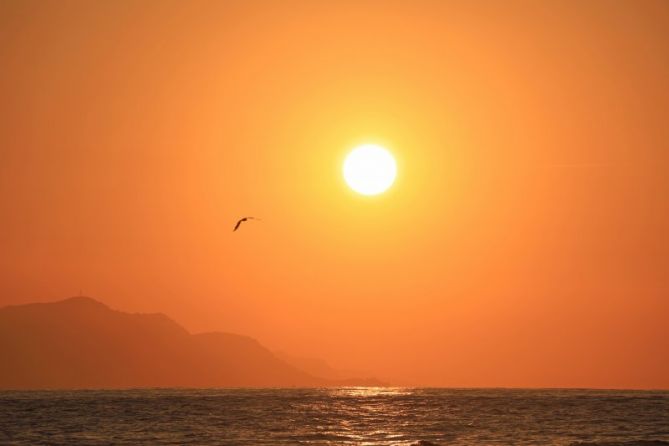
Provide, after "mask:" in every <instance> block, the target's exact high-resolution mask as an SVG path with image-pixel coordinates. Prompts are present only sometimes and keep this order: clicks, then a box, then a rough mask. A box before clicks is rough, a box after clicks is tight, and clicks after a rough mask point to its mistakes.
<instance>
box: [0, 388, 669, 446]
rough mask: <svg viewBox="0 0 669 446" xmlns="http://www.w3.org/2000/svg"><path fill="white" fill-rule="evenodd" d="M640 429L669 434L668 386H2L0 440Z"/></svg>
mask: <svg viewBox="0 0 669 446" xmlns="http://www.w3.org/2000/svg"><path fill="white" fill-rule="evenodd" d="M641 440H643V441H651V440H656V441H666V442H668V443H666V444H667V446H669V392H654V391H647V392H646V391H602V390H500V389H413V388H339V389H202V390H182V389H146V390H121V391H119V390H100V391H93V390H90V391H44V392H41V391H40V392H37V391H35V392H32V391H31V392H18V391H17V392H14V391H6V392H0V444H12V445H42V444H50V445H54V444H63V445H76V444H85V445H103V444H104V445H107V444H155V445H187V444H193V445H255V446H264V445H367V446H376V445H379V446H380V445H398V446H400V445H411V444H432V443H434V444H438V445H463V446H464V445H570V444H572V443H575V442H598V443H606V442H611V443H614V444H620V443H623V444H624V443H626V442H638V441H641ZM637 444H638V443H637ZM658 444H662V443H658Z"/></svg>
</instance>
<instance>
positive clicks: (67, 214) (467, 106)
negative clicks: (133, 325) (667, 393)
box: [0, 0, 669, 388]
mask: <svg viewBox="0 0 669 446" xmlns="http://www.w3.org/2000/svg"><path fill="white" fill-rule="evenodd" d="M0 60H1V63H0V65H1V68H0V99H1V105H0V305H7V304H16V303H27V302H33V301H48V300H56V299H61V298H65V297H68V296H71V295H75V294H77V293H78V291H79V289H82V290H83V291H84V293H85V294H87V295H90V296H93V297H95V298H97V299H99V300H101V301H103V302H105V303H107V304H108V305H110V306H112V307H113V308H117V309H121V310H127V311H139V312H156V311H160V312H164V313H167V314H168V315H170V316H171V317H173V318H174V319H175V320H176V321H178V322H180V323H182V324H183V325H184V326H185V327H186V328H188V329H189V330H191V331H193V332H198V331H204V330H225V331H231V332H235V333H241V334H248V335H251V336H254V337H256V338H257V339H259V340H260V341H261V342H262V343H263V344H265V345H267V346H268V347H270V348H272V349H280V350H283V351H288V352H291V353H293V354H297V355H307V356H315V357H321V358H325V359H327V360H328V361H330V362H331V363H332V364H334V365H336V366H338V367H341V368H347V369H357V370H366V371H370V372H372V373H374V374H376V375H377V376H379V377H380V378H383V379H387V380H391V381H392V382H394V383H399V384H421V385H445V386H584V387H586V386H587V387H664V388H667V387H669V323H668V321H667V319H668V317H669V234H668V232H667V231H668V230H669V175H668V173H667V172H668V167H669V125H668V123H667V116H669V83H668V81H667V79H669V3H667V2H665V1H663V0H658V1H627V2H622V1H621V2H611V1H588V2H562V1H559V2H550V1H542V2H537V1H530V0H528V1H520V2H507V1H499V2H469V1H462V2H447V1H443V2H441V1H422V2H421V1H411V2H409V1H405V2H400V1H384V2H376V1H364V0H363V1H341V2H313V1H309V2H307V1H305V2H293V1H276V2H246V1H245V2H237V3H234V2H204V1H193V2H186V1H155V2H148V1H145V2H132V1H118V2H116V1H108V2H89V1H81V2H74V1H18V0H10V1H4V2H2V3H0ZM364 142H369V143H377V144H382V145H384V146H386V147H387V148H388V149H389V150H391V151H392V152H393V153H394V155H395V156H396V158H397V161H398V179H397V181H396V183H395V185H394V186H393V188H392V189H391V190H390V191H388V192H387V193H385V194H382V195H380V196H377V197H362V196H359V195H356V194H355V193H354V192H352V191H351V190H349V189H348V188H347V187H346V185H345V183H344V181H343V179H342V177H341V172H340V169H341V163H342V160H343V158H344V156H345V154H346V153H347V151H348V150H350V149H351V148H352V147H354V146H355V145H356V144H359V143H364ZM242 215H255V216H258V217H261V218H262V219H263V221H262V222H252V223H250V224H248V226H245V227H243V228H242V229H243V230H240V231H238V232H235V233H232V232H231V229H232V225H233V224H234V222H235V220H236V218H237V217H239V216H242Z"/></svg>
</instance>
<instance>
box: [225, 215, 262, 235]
mask: <svg viewBox="0 0 669 446" xmlns="http://www.w3.org/2000/svg"><path fill="white" fill-rule="evenodd" d="M248 220H260V219H259V218H256V217H244V218H242V219H240V220H239V221H238V222H237V224H236V225H235V229H233V230H232V232H235V231H236V230H237V229H239V226H240V225H241V224H242V223H243V222H245V221H248Z"/></svg>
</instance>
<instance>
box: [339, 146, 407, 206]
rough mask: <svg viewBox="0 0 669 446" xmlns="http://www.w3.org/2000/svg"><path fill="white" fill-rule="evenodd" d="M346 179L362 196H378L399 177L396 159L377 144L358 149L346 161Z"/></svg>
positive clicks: (344, 169) (344, 168)
mask: <svg viewBox="0 0 669 446" xmlns="http://www.w3.org/2000/svg"><path fill="white" fill-rule="evenodd" d="M343 173H344V179H345V180H346V184H348V185H349V187H350V188H351V189H353V190H354V191H356V192H358V193H359V194H362V195H377V194H380V193H381V192H384V191H386V190H387V189H388V188H389V187H390V186H392V184H393V182H394V181H395V176H396V175H397V165H396V163H395V158H393V156H392V155H391V154H390V152H389V151H388V150H386V149H384V148H383V147H381V146H378V145H375V144H364V145H361V146H358V147H356V148H355V149H353V150H352V151H351V153H349V154H348V156H347V157H346V159H345V160H344V167H343Z"/></svg>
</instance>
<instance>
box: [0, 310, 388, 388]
mask: <svg viewBox="0 0 669 446" xmlns="http://www.w3.org/2000/svg"><path fill="white" fill-rule="evenodd" d="M0 358H2V363H3V364H2V367H0V388H4V389H45V388H129V387H298V386H299V387H325V386H337V385H381V384H382V383H380V382H378V381H376V380H368V379H366V380H360V381H359V382H356V380H350V379H347V380H336V379H328V378H326V377H318V376H314V375H311V374H309V373H307V372H304V371H302V370H300V369H298V368H297V367H294V366H293V365H290V364H288V363H286V362H284V361H282V360H281V359H279V358H277V357H276V356H274V354H272V353H271V352H270V351H269V350H268V349H266V348H265V347H263V346H262V345H261V344H260V343H258V342H257V341H256V340H254V339H252V338H249V337H246V336H240V335H236V334H230V333H203V334H196V335H192V334H190V333H188V331H186V330H185V329H184V328H183V327H181V326H180V325H178V324H177V323H176V322H174V321H173V320H171V319H170V318H168V317H167V316H165V315H163V314H130V313H124V312H121V311H115V310H112V309H110V308H109V307H107V306H106V305H104V304H102V303H100V302H98V301H96V300H94V299H91V298H89V297H73V298H70V299H66V300H63V301H59V302H53V303H37V304H28V305H17V306H9V307H4V308H2V309H0Z"/></svg>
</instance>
